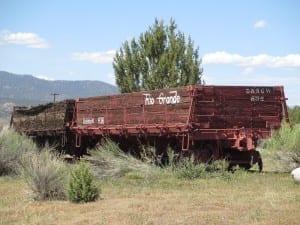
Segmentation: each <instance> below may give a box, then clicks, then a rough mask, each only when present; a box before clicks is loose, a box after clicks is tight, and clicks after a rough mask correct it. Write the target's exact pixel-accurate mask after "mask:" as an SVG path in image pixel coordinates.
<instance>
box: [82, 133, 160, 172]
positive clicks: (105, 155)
mask: <svg viewBox="0 0 300 225" xmlns="http://www.w3.org/2000/svg"><path fill="white" fill-rule="evenodd" d="M89 154H90V156H88V157H87V156H85V157H84V158H85V159H86V160H87V161H88V162H89V163H90V164H91V166H92V168H93V171H96V175H97V176H98V177H106V176H115V177H121V176H125V175H126V174H127V173H130V172H137V173H142V174H144V175H147V174H150V173H152V172H154V170H155V168H156V167H155V166H154V165H150V164H148V163H146V162H142V161H141V160H139V159H137V158H135V157H134V156H132V155H130V154H126V153H125V152H123V151H122V150H121V149H120V148H119V146H118V145H117V144H116V143H115V142H113V141H111V140H109V139H106V140H104V141H103V143H102V144H101V145H100V146H99V147H98V148H96V149H94V150H89Z"/></svg>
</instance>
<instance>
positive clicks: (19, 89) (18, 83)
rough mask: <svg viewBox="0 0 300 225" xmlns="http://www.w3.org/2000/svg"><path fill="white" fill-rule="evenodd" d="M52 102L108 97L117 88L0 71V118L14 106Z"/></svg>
mask: <svg viewBox="0 0 300 225" xmlns="http://www.w3.org/2000/svg"><path fill="white" fill-rule="evenodd" d="M51 93H58V94H59V95H57V96H56V100H57V101H60V100H63V99H72V98H77V97H90V96H101V95H112V94H117V93H119V91H118V88H117V87H116V86H113V85H111V84H108V83H105V82H102V81H88V80H86V81H62V80H57V81H49V80H43V79H38V78H36V77H34V76H32V75H17V74H13V73H8V72H5V71H0V117H7V116H9V115H10V113H11V110H12V107H13V106H14V105H23V106H28V105H36V104H41V103H46V102H51V101H53V95H51Z"/></svg>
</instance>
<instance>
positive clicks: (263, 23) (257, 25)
mask: <svg viewBox="0 0 300 225" xmlns="http://www.w3.org/2000/svg"><path fill="white" fill-rule="evenodd" d="M266 26H267V22H266V21H265V20H259V21H257V22H256V23H255V24H254V28H256V29H260V28H265V27H266Z"/></svg>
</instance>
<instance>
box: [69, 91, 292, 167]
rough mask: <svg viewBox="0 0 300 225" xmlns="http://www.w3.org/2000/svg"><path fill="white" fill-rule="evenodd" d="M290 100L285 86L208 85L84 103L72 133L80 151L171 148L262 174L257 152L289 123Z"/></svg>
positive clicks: (77, 111) (76, 114)
mask: <svg viewBox="0 0 300 225" xmlns="http://www.w3.org/2000/svg"><path fill="white" fill-rule="evenodd" d="M285 100H286V98H285V95H284V89H283V87H282V86H273V87H266V86H202V85H195V86H187V87H178V88H170V89H161V90H153V91H143V92H135V93H129V94H120V95H113V96H99V97H91V98H78V99H77V100H76V101H75V109H74V116H73V120H72V125H71V128H70V129H71V130H72V131H73V132H74V134H75V145H76V147H82V146H85V147H86V146H89V145H93V144H95V143H97V142H99V141H100V140H101V138H102V137H110V138H111V139H113V140H116V141H117V142H119V143H120V145H121V147H123V148H124V149H126V150H128V149H130V148H131V146H134V145H138V144H142V145H150V146H155V147H156V148H157V149H158V151H159V152H161V153H164V152H165V151H166V148H167V147H168V146H170V147H172V148H173V149H175V150H177V151H182V152H192V153H193V154H194V155H195V156H196V158H197V159H198V160H199V161H201V162H207V161H210V160H216V159H223V158H227V159H228V160H229V161H230V163H231V164H232V165H234V164H239V165H240V166H243V167H245V168H250V167H251V166H252V165H253V164H254V163H256V162H258V164H259V168H260V169H262V160H261V157H260V154H259V152H257V151H256V150H255V148H256V146H257V142H258V140H259V139H264V138H268V137H269V136H270V133H271V131H272V130H273V129H278V128H279V127H280V124H281V122H282V120H283V119H285V120H286V121H287V122H288V114H287V106H286V101H285ZM72 140H74V138H73V139H72Z"/></svg>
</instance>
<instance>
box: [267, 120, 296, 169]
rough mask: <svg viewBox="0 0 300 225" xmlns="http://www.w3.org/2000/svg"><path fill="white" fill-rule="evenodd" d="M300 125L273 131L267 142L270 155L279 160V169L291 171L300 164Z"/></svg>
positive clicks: (283, 126)
mask: <svg viewBox="0 0 300 225" xmlns="http://www.w3.org/2000/svg"><path fill="white" fill-rule="evenodd" d="M299 137H300V126H299V125H295V126H294V127H290V126H289V125H287V124H283V125H282V127H281V128H280V129H279V130H277V131H274V132H273V133H272V136H271V138H270V139H269V140H268V141H267V143H266V144H265V150H266V151H267V152H268V157H270V158H271V159H273V160H276V162H278V163H277V164H278V166H277V167H278V169H279V170H285V171H290V170H292V169H294V168H296V167H299V166H300V138H299Z"/></svg>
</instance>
